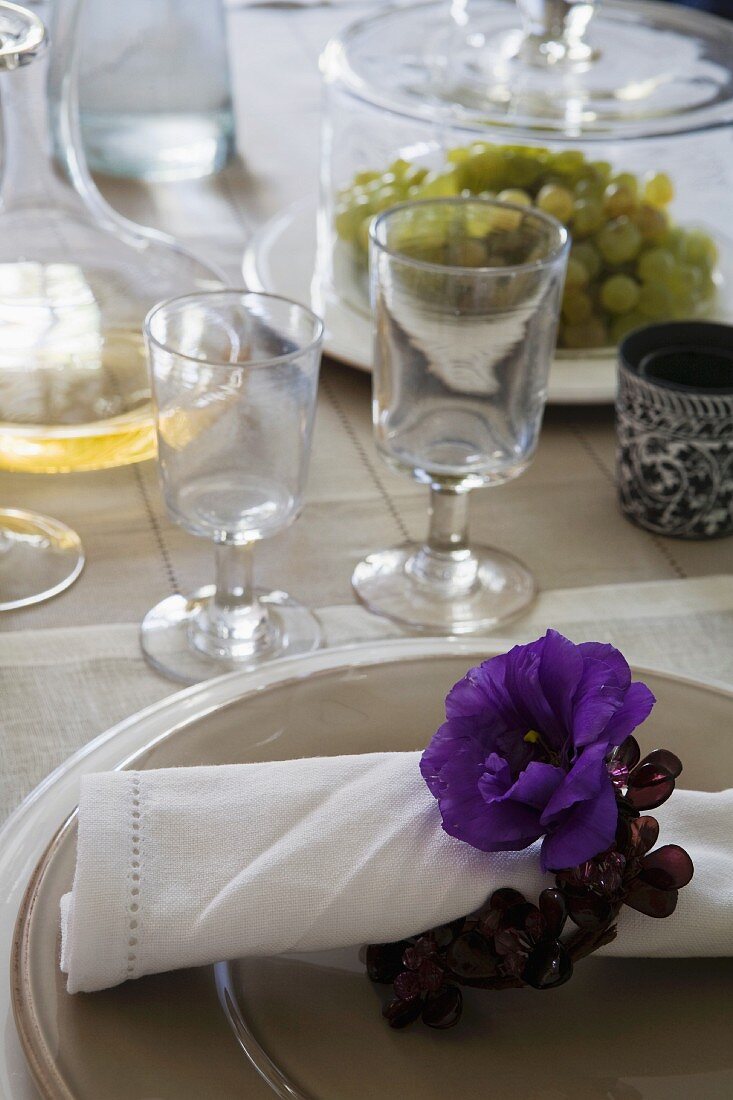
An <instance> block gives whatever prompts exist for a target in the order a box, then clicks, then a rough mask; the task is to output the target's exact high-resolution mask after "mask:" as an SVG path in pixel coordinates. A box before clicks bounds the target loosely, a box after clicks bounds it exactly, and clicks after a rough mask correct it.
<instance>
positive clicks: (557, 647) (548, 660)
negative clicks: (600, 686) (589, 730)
mask: <svg viewBox="0 0 733 1100" xmlns="http://www.w3.org/2000/svg"><path fill="white" fill-rule="evenodd" d="M542 641H543V643H544V644H543V646H542V655H541V657H540V666H539V681H540V684H541V685H542V691H543V693H544V696H545V699H546V700H547V703H548V704H549V706H550V708H551V710H552V713H553V716H554V718H555V720H556V728H555V729H554V730H542V732H543V733H554V734H555V735H556V736H557V737H559V738H561V739H563V740H564V738H565V736H566V735H567V733H568V732H569V731H570V730H571V729H572V722H573V699H574V698H575V693H576V691H577V689H578V685H579V684H580V681H581V679H582V676H583V657H582V655H581V653H580V650H579V649H578V646H576V645H574V644H573V643H572V642H571V641H570V640H569V638H566V637H564V635H562V634H559V633H558V632H557V631H556V630H548V631H547V633H546V634H545V637H544V638H543V639H542Z"/></svg>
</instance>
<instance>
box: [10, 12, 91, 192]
mask: <svg viewBox="0 0 733 1100" xmlns="http://www.w3.org/2000/svg"><path fill="white" fill-rule="evenodd" d="M83 2H84V0H56V3H55V4H54V8H53V19H52V30H51V33H50V35H49V38H50V40H51V43H52V44H51V46H50V47H49V46H48V45H45V44H44V45H43V46H41V47H40V48H39V50H38V52H37V53H35V54H34V55H32V56H30V57H25V58H24V59H23V62H24V63H23V64H20V65H19V66H18V67H17V68H12V67H9V68H8V69H6V70H5V71H3V72H2V73H0V108H1V110H2V120H3V158H2V161H3V171H2V189H1V190H0V205H1V206H2V208H3V209H4V210H5V211H9V210H13V209H23V208H26V209H27V208H28V207H31V206H38V205H44V206H57V207H62V208H64V209H66V210H68V211H71V210H73V209H75V208H82V209H83V208H84V207H85V206H89V205H94V203H93V201H92V202H91V203H90V201H89V195H88V192H89V189H90V188H91V189H93V190H94V191H95V192H96V189H95V188H94V185H93V183H91V180H90V179H89V175H88V171H87V169H86V165H85V164H84V161H83V157H81V156H80V155H79V148H80V146H79V140H80V132H79V119H78V98H77V89H76V82H77V54H78V40H79V39H78V34H77V33H76V27H77V23H78V17H79V10H80V8H81V5H82V4H83ZM49 9H50V5H49V4H43V5H39V14H40V16H41V18H42V19H43V21H44V22H45V23H46V25H47V26H48V21H47V20H48V18H49V17H50V15H51V12H50V10H49ZM54 135H56V140H54ZM100 201H101V199H100Z"/></svg>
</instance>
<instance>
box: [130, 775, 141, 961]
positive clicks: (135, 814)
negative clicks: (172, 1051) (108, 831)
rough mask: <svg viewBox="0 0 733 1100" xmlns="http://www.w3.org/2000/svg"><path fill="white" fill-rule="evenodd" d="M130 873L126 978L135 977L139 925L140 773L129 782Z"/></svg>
mask: <svg viewBox="0 0 733 1100" xmlns="http://www.w3.org/2000/svg"><path fill="white" fill-rule="evenodd" d="M130 794H131V806H130V871H129V881H130V885H129V891H128V902H127V967H126V972H127V977H128V978H134V977H136V976H137V975H136V973H135V971H136V968H137V941H138V926H139V923H140V851H141V841H140V837H141V835H142V834H141V828H142V825H141V822H142V816H141V810H140V805H141V799H140V773H139V772H133V773H132V776H131V782H130Z"/></svg>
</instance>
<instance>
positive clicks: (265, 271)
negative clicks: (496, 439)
mask: <svg viewBox="0 0 733 1100" xmlns="http://www.w3.org/2000/svg"><path fill="white" fill-rule="evenodd" d="M315 259H316V205H315V203H314V202H313V201H312V200H303V201H301V202H298V203H295V204H294V205H293V206H290V207H288V209H287V210H284V211H283V212H282V213H280V214H277V215H276V216H275V217H274V218H272V219H271V220H270V221H269V222H267V224H266V225H265V226H263V228H262V229H261V230H260V231H259V233H257V234H255V236H254V237H253V238H252V240H251V242H250V245H249V247H248V248H247V251H246V252H245V254H244V261H243V265H242V272H243V275H244V281H245V284H246V285H247V286H248V287H249V288H250V289H252V290H261V291H269V292H270V293H272V294H281V295H282V296H283V297H285V298H292V299H293V300H294V301H296V302H304V303H311V304H313V305H315V306H316V308H317V309H319V310H320V312H321V313H322V315H323V320H324V323H325V326H326V336H325V341H324V349H325V351H326V352H327V353H328V355H331V356H333V358H334V359H338V360H340V362H342V363H346V364H347V366H350V367H355V368H356V369H357V370H363V371H368V372H370V371H371V369H372V332H371V323H370V321H369V319H368V318H367V317H366V316H365V315H364V314H362V313H359V312H358V311H357V310H356V309H353V308H352V307H351V306H349V305H348V304H347V303H345V302H343V301H342V300H341V299H339V298H336V297H335V296H331V297H329V298H328V299H327V300H326V301H325V302H322V303H318V302H314V295H313V293H312V283H313V273H314V269H315ZM615 394H616V357H615V356H600V357H593V356H584V355H583V354H582V353H570V354H567V355H561V356H558V357H557V358H556V359H555V361H554V362H553V364H552V369H551V371H550V380H549V392H548V402H549V403H550V404H551V405H608V404H611V403H612V402H613V400H614V398H615Z"/></svg>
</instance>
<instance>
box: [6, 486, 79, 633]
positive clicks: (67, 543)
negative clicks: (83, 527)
mask: <svg viewBox="0 0 733 1100" xmlns="http://www.w3.org/2000/svg"><path fill="white" fill-rule="evenodd" d="M83 568H84V552H83V550H82V547H81V542H80V540H79V536H78V535H77V534H76V532H75V531H72V530H71V528H70V527H67V526H66V524H64V523H59V522H58V520H55V519H50V518H49V517H48V516H41V515H38V514H37V513H35V512H24V511H21V510H19V509H16V508H0V611H15V610H17V609H18V608H21V607H30V605H31V604H34V603H40V602H41V601H42V600H49V599H51V597H52V596H56V595H58V593H59V592H63V591H64V589H65V588H68V587H69V585H70V584H73V583H74V581H75V580H76V578H77V577H78V576H79V574H80V573H81V571H82V569H83Z"/></svg>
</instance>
